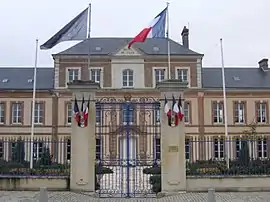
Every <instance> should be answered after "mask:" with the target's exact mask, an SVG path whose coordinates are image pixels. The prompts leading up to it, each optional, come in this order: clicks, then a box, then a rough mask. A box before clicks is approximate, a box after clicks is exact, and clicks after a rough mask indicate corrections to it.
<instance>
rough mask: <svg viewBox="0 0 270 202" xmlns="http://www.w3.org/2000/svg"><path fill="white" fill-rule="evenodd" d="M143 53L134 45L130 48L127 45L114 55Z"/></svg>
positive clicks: (137, 54) (138, 54)
mask: <svg viewBox="0 0 270 202" xmlns="http://www.w3.org/2000/svg"><path fill="white" fill-rule="evenodd" d="M140 55H142V54H141V53H140V52H139V51H138V50H136V49H135V48H133V47H130V48H128V46H127V45H126V46H125V47H124V48H121V49H120V50H118V51H117V52H116V53H115V54H114V56H140Z"/></svg>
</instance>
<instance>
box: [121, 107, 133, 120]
mask: <svg viewBox="0 0 270 202" xmlns="http://www.w3.org/2000/svg"><path fill="white" fill-rule="evenodd" d="M134 114H135V112H134V109H133V107H132V106H124V109H123V123H124V124H127V123H133V122H134Z"/></svg>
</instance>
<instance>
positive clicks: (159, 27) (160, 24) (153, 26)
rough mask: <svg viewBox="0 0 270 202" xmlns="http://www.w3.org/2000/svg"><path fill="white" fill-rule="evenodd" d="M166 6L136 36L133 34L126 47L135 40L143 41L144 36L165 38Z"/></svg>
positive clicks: (135, 41)
mask: <svg viewBox="0 0 270 202" xmlns="http://www.w3.org/2000/svg"><path fill="white" fill-rule="evenodd" d="M166 15H167V7H166V8H165V9H164V10H163V11H161V13H160V14H158V15H157V16H156V17H155V18H154V19H153V20H152V22H151V23H150V25H149V26H148V27H146V28H144V29H143V30H142V31H141V32H140V33H139V34H138V35H137V36H135V37H134V38H133V39H132V40H131V41H130V42H129V43H128V48H130V47H131V46H132V44H134V43H137V42H144V41H145V39H146V38H165V34H166V33H165V29H166V28H165V27H166Z"/></svg>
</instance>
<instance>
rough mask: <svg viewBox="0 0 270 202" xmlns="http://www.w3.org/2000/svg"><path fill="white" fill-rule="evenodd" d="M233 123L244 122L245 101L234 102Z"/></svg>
mask: <svg viewBox="0 0 270 202" xmlns="http://www.w3.org/2000/svg"><path fill="white" fill-rule="evenodd" d="M234 123H245V102H234Z"/></svg>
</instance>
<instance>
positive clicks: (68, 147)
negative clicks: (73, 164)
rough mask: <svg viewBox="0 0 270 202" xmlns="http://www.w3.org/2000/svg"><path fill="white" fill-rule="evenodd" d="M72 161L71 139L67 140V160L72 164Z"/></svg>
mask: <svg viewBox="0 0 270 202" xmlns="http://www.w3.org/2000/svg"><path fill="white" fill-rule="evenodd" d="M70 159H71V139H70V138H69V139H66V160H67V161H68V162H70Z"/></svg>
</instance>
